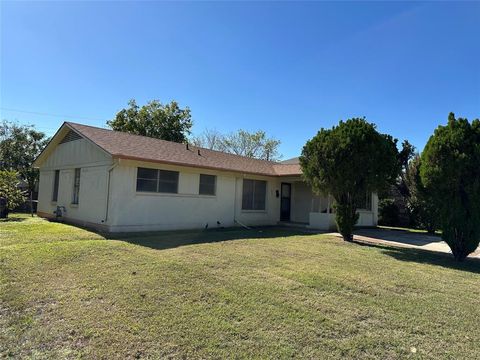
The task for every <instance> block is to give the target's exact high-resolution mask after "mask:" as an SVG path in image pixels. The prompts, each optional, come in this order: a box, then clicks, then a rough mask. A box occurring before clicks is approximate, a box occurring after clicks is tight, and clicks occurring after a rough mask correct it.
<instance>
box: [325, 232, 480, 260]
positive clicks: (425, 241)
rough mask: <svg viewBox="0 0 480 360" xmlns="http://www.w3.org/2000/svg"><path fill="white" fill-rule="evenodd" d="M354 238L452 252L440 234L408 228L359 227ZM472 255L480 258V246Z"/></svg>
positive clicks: (360, 240)
mask: <svg viewBox="0 0 480 360" xmlns="http://www.w3.org/2000/svg"><path fill="white" fill-rule="evenodd" d="M331 235H335V236H339V237H341V235H340V234H339V233H332V234H331ZM353 238H354V240H355V241H359V242H365V243H373V244H383V245H392V246H398V247H407V248H414V249H422V250H428V251H437V252H443V253H449V254H451V251H450V248H449V247H448V245H447V244H446V243H445V242H444V241H442V239H441V238H440V237H439V236H432V235H427V234H425V233H416V232H411V231H407V230H389V229H357V230H355V235H354V237H353ZM470 257H475V258H479V259H480V247H479V248H478V249H477V250H476V251H475V252H474V253H473V254H470Z"/></svg>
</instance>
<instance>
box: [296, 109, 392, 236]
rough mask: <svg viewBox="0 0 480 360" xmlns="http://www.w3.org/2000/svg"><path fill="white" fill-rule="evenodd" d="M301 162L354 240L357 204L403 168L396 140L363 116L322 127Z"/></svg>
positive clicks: (341, 227) (340, 225)
mask: <svg viewBox="0 0 480 360" xmlns="http://www.w3.org/2000/svg"><path fill="white" fill-rule="evenodd" d="M300 165H301V167H302V171H303V174H304V178H305V180H306V181H307V182H308V183H309V184H310V185H311V186H312V189H313V190H314V191H315V192H317V193H323V194H331V195H332V196H333V198H334V199H335V209H336V213H335V220H336V223H337V227H338V231H339V232H340V233H341V234H342V236H343V239H344V240H346V241H352V240H353V235H352V232H353V228H354V226H355V224H356V222H357V221H358V216H359V215H358V213H357V204H359V203H360V201H361V199H362V198H364V197H365V194H366V193H370V192H374V191H377V192H378V191H380V190H383V189H385V188H386V187H387V186H388V185H391V184H393V183H394V182H395V179H396V178H397V176H398V174H399V171H400V164H399V161H398V150H397V147H396V140H394V139H393V138H392V137H391V136H390V135H385V134H380V133H378V132H377V130H376V127H375V125H374V124H370V123H368V122H367V121H366V120H365V119H364V118H353V119H349V120H347V121H345V122H344V121H340V123H339V124H338V126H334V127H333V128H332V129H328V130H327V129H323V128H322V129H321V130H320V131H319V132H318V134H317V135H316V136H315V137H314V138H313V139H311V140H309V141H308V142H307V143H306V145H305V146H304V147H303V150H302V155H301V156H300Z"/></svg>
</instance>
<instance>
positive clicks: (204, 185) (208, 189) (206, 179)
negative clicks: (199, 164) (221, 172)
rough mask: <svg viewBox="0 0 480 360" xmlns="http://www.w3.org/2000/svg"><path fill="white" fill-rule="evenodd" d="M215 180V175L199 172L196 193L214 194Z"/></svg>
mask: <svg viewBox="0 0 480 360" xmlns="http://www.w3.org/2000/svg"><path fill="white" fill-rule="evenodd" d="M216 181H217V177H216V176H215V175H205V174H200V185H199V188H198V193H199V194H200V195H215V183H216Z"/></svg>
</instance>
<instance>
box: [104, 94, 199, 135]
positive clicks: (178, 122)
mask: <svg viewBox="0 0 480 360" xmlns="http://www.w3.org/2000/svg"><path fill="white" fill-rule="evenodd" d="M128 105H129V107H128V108H126V109H122V110H120V111H119V112H118V113H117V115H116V116H115V119H113V120H110V121H107V125H109V126H110V127H111V128H112V129H113V130H117V131H124V132H128V133H131V134H137V135H143V136H149V137H153V138H157V139H162V140H168V141H175V142H179V143H182V142H186V141H187V136H188V135H190V129H191V127H192V125H193V122H192V117H191V115H190V109H189V108H188V107H186V108H184V109H181V108H180V107H179V106H178V104H177V103H176V102H175V101H172V102H170V103H169V104H162V103H161V102H160V101H158V100H152V101H150V102H148V103H147V104H146V105H143V106H142V107H139V106H138V105H137V103H136V102H135V100H130V101H129V102H128Z"/></svg>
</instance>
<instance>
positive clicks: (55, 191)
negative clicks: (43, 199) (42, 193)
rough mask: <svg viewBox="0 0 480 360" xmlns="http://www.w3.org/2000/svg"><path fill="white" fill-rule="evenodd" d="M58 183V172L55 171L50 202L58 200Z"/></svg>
mask: <svg viewBox="0 0 480 360" xmlns="http://www.w3.org/2000/svg"><path fill="white" fill-rule="evenodd" d="M59 181H60V170H55V175H54V177H53V194H52V201H57V200H58V184H59Z"/></svg>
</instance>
